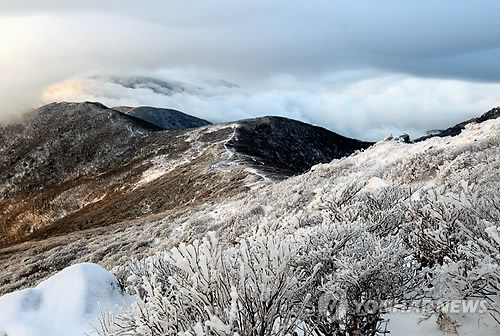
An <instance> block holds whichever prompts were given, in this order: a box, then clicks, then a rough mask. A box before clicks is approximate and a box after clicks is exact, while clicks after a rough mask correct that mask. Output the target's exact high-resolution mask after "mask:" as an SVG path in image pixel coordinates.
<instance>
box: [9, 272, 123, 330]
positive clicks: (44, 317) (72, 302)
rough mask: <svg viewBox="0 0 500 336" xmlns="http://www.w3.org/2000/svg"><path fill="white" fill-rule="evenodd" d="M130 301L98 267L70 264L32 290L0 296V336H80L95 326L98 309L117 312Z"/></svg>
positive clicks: (115, 282) (106, 273)
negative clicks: (117, 306)
mask: <svg viewBox="0 0 500 336" xmlns="http://www.w3.org/2000/svg"><path fill="white" fill-rule="evenodd" d="M129 301H130V297H128V296H127V295H124V294H123V293H122V291H121V290H120V288H119V286H118V281H117V280H116V278H115V277H114V276H113V275H112V274H111V273H109V272H108V271H106V270H104V269H103V268H102V267H100V266H99V265H96V264H90V263H84V264H77V265H73V266H70V267H68V268H66V269H64V270H62V271H61V272H59V273H57V274H56V275H54V276H53V277H51V278H49V279H47V280H45V281H43V282H42V283H40V284H39V285H38V286H36V287H35V288H27V289H24V290H20V291H17V292H13V293H10V294H7V295H4V296H2V297H0V335H2V336H6V335H8V336H46V335H52V336H58V335H61V336H62V335H64V336H72V335H75V336H76V335H78V336H81V335H83V334H84V333H85V332H91V331H92V330H93V326H98V324H99V322H98V317H100V315H101V312H100V307H102V309H103V310H106V309H110V310H116V305H118V304H121V305H123V304H126V303H127V302H129Z"/></svg>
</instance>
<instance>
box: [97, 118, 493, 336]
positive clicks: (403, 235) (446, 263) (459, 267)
mask: <svg viewBox="0 0 500 336" xmlns="http://www.w3.org/2000/svg"><path fill="white" fill-rule="evenodd" d="M499 126H500V123H499V122H497V121H495V122H488V123H484V124H483V125H481V127H480V126H477V125H474V126H470V127H469V129H468V130H467V132H466V133H465V134H463V135H462V136H461V137H458V138H457V139H453V140H450V139H444V140H441V139H435V140H433V142H431V141H429V142H427V143H424V144H418V145H403V144H396V143H391V142H387V141H386V142H382V143H379V144H377V145H376V146H375V147H374V148H372V149H370V150H368V151H367V152H365V153H359V154H358V155H357V156H354V157H351V158H348V159H344V160H340V161H339V162H334V163H333V164H332V165H324V166H320V167H316V168H315V169H314V170H313V172H312V173H310V174H311V175H312V174H316V178H317V177H318V175H320V174H318V173H326V172H327V171H330V172H332V173H333V172H334V169H333V168H338V167H339V166H340V167H342V165H345V167H349V166H350V165H352V166H351V167H353V168H354V165H359V166H361V167H359V168H358V167H356V169H350V170H351V172H350V173H349V169H348V168H346V169H345V170H343V171H342V170H337V174H332V175H331V177H328V178H325V177H324V176H323V178H324V182H327V183H324V184H323V185H322V186H321V187H320V188H316V189H315V190H314V197H313V198H312V200H311V201H310V202H309V203H308V207H307V208H306V209H301V212H300V213H298V212H297V211H298V210H299V209H295V211H293V214H294V216H290V215H289V216H280V217H281V218H284V219H283V220H282V222H280V221H279V218H280V217H278V216H276V217H275V219H273V218H272V217H271V216H269V215H266V214H265V210H263V211H262V212H263V213H264V214H257V215H255V216H257V217H259V216H260V217H264V218H266V217H267V218H268V220H267V223H264V224H266V225H261V226H260V227H259V228H260V229H257V230H254V231H253V232H252V233H249V234H246V235H243V236H244V237H243V238H241V240H240V241H239V242H238V243H231V242H228V241H226V243H225V244H221V243H220V242H219V241H218V240H217V239H216V238H215V234H212V235H210V238H207V237H204V238H203V239H201V240H195V241H194V242H192V243H191V244H187V245H186V244H184V243H182V244H180V245H179V246H178V247H175V248H173V249H170V250H169V251H167V252H160V253H157V254H156V255H154V256H152V257H149V258H146V259H142V260H138V259H137V260H133V261H132V262H131V263H129V264H127V265H122V266H120V267H117V268H116V269H115V273H116V274H117V275H118V276H119V278H120V279H121V282H122V284H123V286H124V288H126V290H127V291H128V292H129V293H131V294H135V295H136V298H137V301H136V303H135V304H133V305H132V306H131V307H129V308H125V309H124V310H123V311H122V313H121V314H118V315H116V316H112V315H108V316H106V317H105V318H103V319H102V321H101V322H102V330H101V331H100V335H106V336H111V335H174V334H175V335H177V334H178V335H234V334H238V335H288V334H292V333H293V332H298V333H300V334H307V335H318V336H319V335H380V334H387V333H388V332H389V331H390V330H391V324H390V322H389V321H388V320H386V318H385V312H386V311H385V310H383V309H372V308H373V307H372V306H369V305H367V304H366V303H368V302H387V301H390V302H392V303H393V304H395V305H398V306H399V307H400V308H401V309H405V307H407V308H410V307H411V304H412V303H414V302H415V301H416V300H421V301H420V302H428V303H429V305H428V307H423V308H424V309H423V311H425V312H426V313H427V314H428V315H432V314H433V313H435V315H436V316H437V317H438V321H439V327H440V328H441V329H442V330H444V331H450V330H452V331H453V330H456V328H457V327H458V325H457V323H456V321H454V320H453V318H452V317H450V316H448V315H447V314H445V313H443V312H442V311H441V308H442V306H441V305H445V304H446V303H447V302H449V301H451V300H457V299H464V300H465V299H471V298H476V299H483V300H484V302H486V306H485V307H486V309H487V311H486V312H484V313H483V314H484V316H489V317H490V318H491V321H497V322H498V323H500V310H499V306H498V305H497V304H498V302H495V295H497V294H498V293H499V291H500V268H499V264H500V236H499V233H500V226H499V222H498V219H499V218H500V182H499V181H498V178H497V176H498V173H499V164H500V160H499V159H500V155H499V154H500V153H499V148H498V131H499ZM468 140H470V141H468ZM450 142H454V145H451V144H450ZM433 146H436V147H437V148H435V149H434V150H433ZM412 147H413V148H412ZM416 148H418V149H420V150H421V151H418V152H417V151H415V149H416ZM422 149H424V150H422ZM398 151H399V153H398ZM401 152H402V153H404V154H403V155H402V153H401ZM412 152H413V153H412ZM384 160H391V161H392V162H390V164H387V163H385V164H384ZM377 161H378V162H379V163H377ZM380 162H382V164H380ZM363 165H365V167H366V168H368V169H367V170H368V173H371V176H370V175H364V176H363ZM353 172H354V173H353ZM356 173H357V174H356ZM344 174H345V175H344ZM284 185H285V186H288V187H290V184H286V183H285V184H284ZM282 187H283V186H282ZM289 193H290V192H289ZM284 199H285V200H286V198H284ZM286 210H288V211H290V210H292V209H291V207H287V208H286ZM269 217H271V218H269ZM285 219H286V220H285ZM255 224H256V226H257V227H258V225H257V223H255ZM436 302H439V305H437V306H436V304H435V303H436ZM386 308H387V307H386ZM490 327H492V328H497V327H498V326H496V327H495V326H494V325H493V326H491V324H490Z"/></svg>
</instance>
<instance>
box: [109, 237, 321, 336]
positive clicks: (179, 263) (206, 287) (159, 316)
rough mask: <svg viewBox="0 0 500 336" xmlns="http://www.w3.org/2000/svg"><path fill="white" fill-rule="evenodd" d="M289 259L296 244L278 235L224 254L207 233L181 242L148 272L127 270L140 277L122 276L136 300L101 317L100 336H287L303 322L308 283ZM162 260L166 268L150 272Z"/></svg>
mask: <svg viewBox="0 0 500 336" xmlns="http://www.w3.org/2000/svg"><path fill="white" fill-rule="evenodd" d="M296 253H297V244H296V243H294V242H293V241H292V240H290V239H287V238H280V237H278V236H268V237H258V238H256V239H254V240H251V241H246V240H242V241H241V243H240V244H239V246H238V247H234V248H227V249H223V248H222V247H221V246H219V244H218V241H217V239H216V238H215V235H213V234H212V235H211V236H210V239H207V238H204V239H203V240H202V241H201V242H200V241H194V242H193V243H192V244H189V245H185V244H181V245H180V246H179V247H177V248H174V249H172V250H171V251H170V252H169V253H167V254H163V255H160V256H156V257H155V258H153V259H149V262H150V264H149V267H151V268H150V270H151V271H145V269H147V267H143V266H144V265H143V266H140V267H139V269H137V268H136V269H134V270H131V272H132V273H135V275H137V274H143V277H142V280H141V281H139V282H137V281H136V276H135V275H134V274H132V275H131V276H130V277H128V280H129V282H131V285H132V286H133V287H135V292H136V293H138V295H136V297H137V302H136V303H135V304H134V305H132V306H131V307H130V308H128V309H125V310H124V311H123V312H122V314H120V315H117V316H109V315H108V316H104V317H103V319H102V321H101V323H102V326H101V328H102V330H101V331H100V332H99V334H100V335H103V336H104V335H106V336H111V335H205V334H207V335H233V334H238V335H287V334H290V333H291V332H293V331H294V330H295V329H297V326H298V325H299V324H300V323H302V322H303V321H304V320H305V319H306V318H305V316H306V314H307V313H308V311H307V310H306V307H307V304H308V297H307V294H306V290H307V289H308V288H309V286H310V284H311V283H312V281H313V278H314V273H313V274H308V273H306V272H305V271H304V270H300V269H299V268H297V267H296V266H294V264H293V262H292V261H293V259H294V257H295V254H296ZM159 260H162V261H161V262H159ZM165 262H167V263H168V264H170V265H171V267H163V266H162V267H163V269H156V268H155V267H158V265H164V263H165ZM155 265H156V266H155ZM136 267H137V266H136ZM172 267H173V268H172ZM165 270H167V271H165ZM170 270H173V271H172V273H171V274H169V273H170ZM137 287H138V288H137Z"/></svg>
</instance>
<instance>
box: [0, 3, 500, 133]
mask: <svg viewBox="0 0 500 336" xmlns="http://www.w3.org/2000/svg"><path fill="white" fill-rule="evenodd" d="M499 13H500V1H498V0H476V1H466V0H463V1H461V0H440V1H435V0H432V1H431V0H420V1H413V0H394V1H391V0H376V1H375V0H365V1H345V0H343V1H334V0H325V1H307V2H306V1H290V0H289V1H264V0H254V1H248V2H245V3H243V2H240V1H236V0H231V1H230V0H227V1H222V0H212V1H182V2H180V1H167V0H161V1H160V0H158V1H152V0H150V1H146V2H140V1H127V0H116V1H112V0H107V1H100V0H95V1H92V0H86V1H67V0H60V1H39V0H32V1H22V0H16V1H9V3H7V1H2V2H0V74H1V75H0V119H2V120H7V119H12V118H13V116H18V115H20V113H21V112H22V111H25V110H28V109H30V108H33V107H37V106H40V105H41V104H45V103H49V102H52V101H60V100H69V101H80V100H95V101H101V102H102V103H104V104H106V105H108V106H112V105H152V106H161V107H170V108H177V109H180V110H182V111H184V112H186V113H189V114H193V115H196V116H199V117H202V118H205V119H208V120H210V121H212V122H219V121H229V120H235V119H240V118H247V117H255V116H261V115H282V116H288V117H291V118H295V119H300V120H303V121H306V122H310V123H313V124H317V125H321V126H324V127H326V128H329V129H331V130H333V131H336V132H339V133H342V134H345V135H348V136H354V137H358V138H363V139H369V140H378V139H380V138H382V137H384V136H386V135H388V134H391V133H393V134H394V133H400V132H408V133H410V134H411V135H412V136H418V135H421V134H423V133H424V132H425V131H426V130H429V129H435V128H440V127H447V126H450V125H452V124H454V123H456V122H458V121H461V120H463V119H466V118H470V117H474V116H477V115H479V114H481V113H483V112H485V111H487V110H489V109H490V108H492V107H494V106H498V105H500V15H499Z"/></svg>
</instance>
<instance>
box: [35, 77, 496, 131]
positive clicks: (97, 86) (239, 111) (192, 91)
mask: <svg viewBox="0 0 500 336" xmlns="http://www.w3.org/2000/svg"><path fill="white" fill-rule="evenodd" d="M360 76H361V73H360V72H352V73H351V72H344V73H336V74H329V75H325V76H323V77H322V78H321V79H320V80H317V81H316V80H315V81H307V80H301V79H299V78H296V77H292V76H281V77H280V76H278V77H274V78H271V79H269V80H266V81H259V82H258V84H259V85H251V84H247V86H244V87H239V86H236V85H215V84H214V83H217V81H216V80H208V79H207V80H206V81H197V82H195V81H192V82H179V81H177V80H170V79H168V78H162V79H159V78H154V77H145V76H142V77H134V76H131V77H123V78H120V79H118V78H117V77H93V78H73V79H70V80H65V81H62V82H60V83H57V84H55V85H52V86H50V87H49V88H47V89H46V90H45V92H44V93H43V95H42V99H43V102H44V103H49V102H52V101H87V100H89V101H100V102H102V103H104V104H105V105H107V106H110V107H111V106H119V105H128V106H140V105H149V106H156V107H168V108H174V109H178V110H181V111H183V112H185V113H188V114H191V115H194V116H197V117H200V118H203V119H207V120H210V121H212V122H224V121H232V120H238V119H244V118H253V117H259V116H264V115H279V116H284V117H288V118H293V119H298V120H301V121H305V122H308V123H312V124H316V125H320V126H323V127H326V128H328V129H330V130H332V131H335V132H338V133H341V134H343V135H347V136H351V137H356V138H359V139H364V140H380V139H381V138H383V137H385V136H387V135H389V134H394V135H396V134H400V133H403V132H406V133H410V134H411V135H412V137H417V136H421V135H423V134H425V132H426V131H428V130H430V129H436V128H446V127H449V126H452V125H453V124H454V123H457V122H459V121H462V120H465V119H468V118H471V117H475V116H478V115H480V114H482V113H483V112H486V111H487V110H489V109H490V108H491V107H493V106H495V104H497V103H498V92H500V84H494V83H477V82H464V81H458V80H434V79H425V78H424V79H422V78H415V77H409V76H405V75H400V74H386V73H378V74H375V73H373V72H366V73H365V76H364V79H360V78H359V77H360ZM186 77H189V76H188V75H186ZM219 82H220V81H219ZM130 83H136V85H130ZM222 83H225V82H222ZM339 83H342V84H339Z"/></svg>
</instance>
